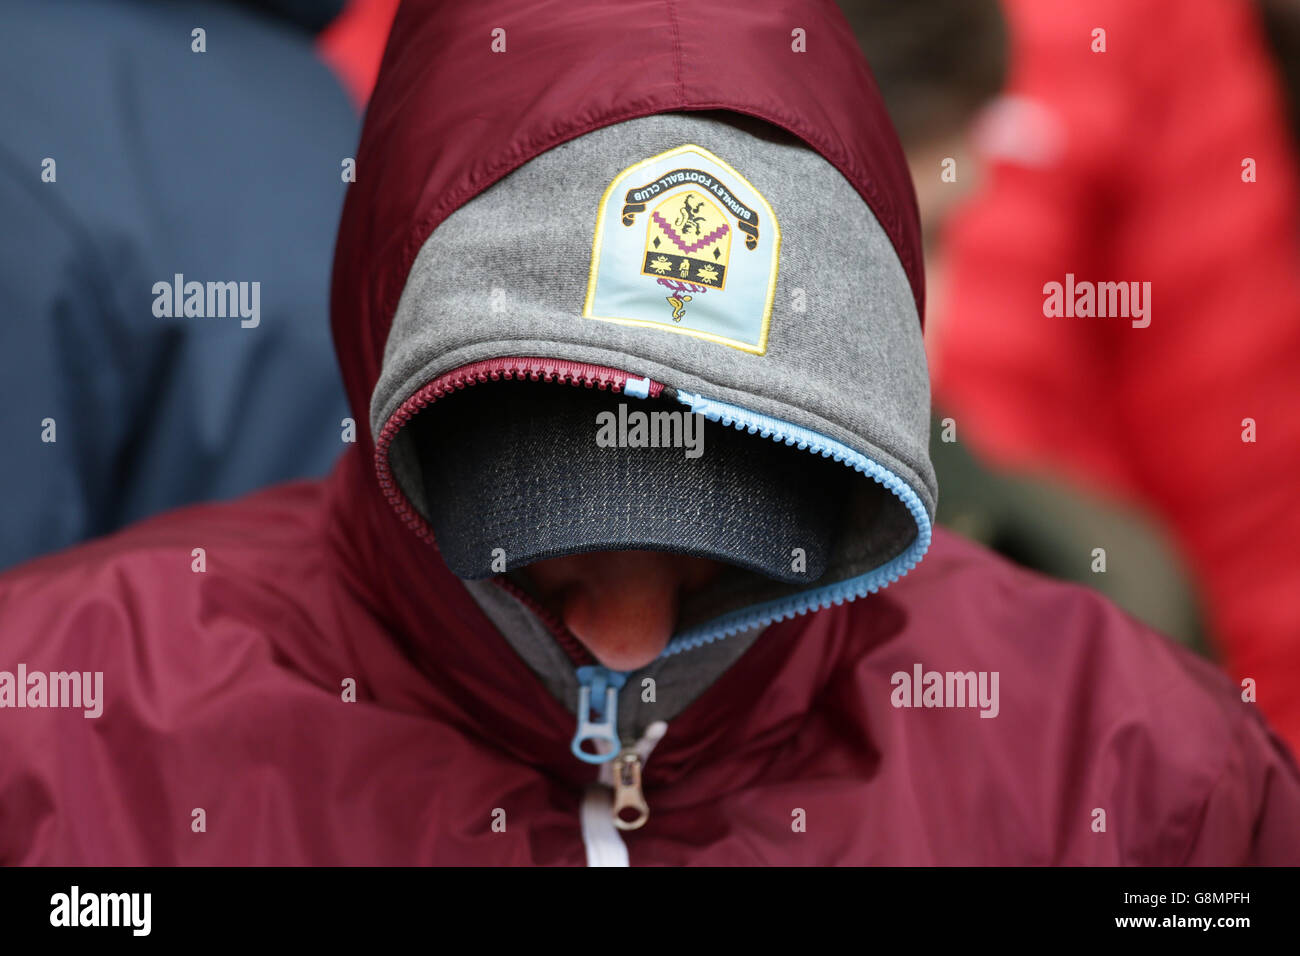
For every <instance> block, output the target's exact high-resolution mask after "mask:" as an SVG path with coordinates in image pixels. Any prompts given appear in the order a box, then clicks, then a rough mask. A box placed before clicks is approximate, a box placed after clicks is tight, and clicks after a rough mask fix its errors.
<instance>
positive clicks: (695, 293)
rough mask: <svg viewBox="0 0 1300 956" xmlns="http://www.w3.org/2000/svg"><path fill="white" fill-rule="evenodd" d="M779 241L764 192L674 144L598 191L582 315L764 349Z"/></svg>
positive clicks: (703, 153)
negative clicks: (589, 271) (597, 207)
mask: <svg viewBox="0 0 1300 956" xmlns="http://www.w3.org/2000/svg"><path fill="white" fill-rule="evenodd" d="M780 247H781V231H780V228H779V227H778V226H777V222H776V215H775V214H774V213H773V212H772V207H771V206H769V205H768V203H767V200H766V199H764V198H763V196H762V194H761V193H759V192H758V190H757V189H755V188H754V186H753V185H752V184H751V183H750V182H749V181H748V180H747V179H745V177H744V176H742V175H741V174H740V173H739V172H738V171H736V170H735V169H733V168H732V167H731V166H730V165H728V164H727V163H726V162H724V161H723V160H722V159H720V158H719V157H717V156H715V155H714V154H713V153H711V152H709V151H708V150H707V149H704V148H702V147H700V146H696V145H694V144H687V145H685V146H679V147H677V148H676V149H671V150H668V151H667V152H665V153H660V154H659V155H657V156H652V157H650V158H649V159H645V160H642V161H641V162H639V163H636V164H634V165H632V166H629V167H628V168H627V169H625V170H623V172H621V173H619V174H618V175H617V176H616V177H614V181H613V182H611V183H610V184H609V188H608V189H606V190H605V194H604V196H603V197H602V198H601V201H600V208H599V211H598V213H597V219H596V231H595V238H594V241H593V242H592V250H591V273H590V276H589V278H588V281H587V297H586V301H585V303H584V305H583V310H582V314H583V316H584V317H585V318H589V319H603V320H605V321H608V322H620V323H623V324H626V325H639V326H649V327H654V328H662V329H666V330H668V331H672V332H678V333H681V334H684V335H693V336H695V337H697V338H701V339H707V340H709V341H711V342H718V343H720V344H722V345H729V346H731V347H733V348H738V349H742V350H743V351H746V352H752V353H754V354H757V355H762V354H763V353H764V352H766V351H767V335H768V329H769V326H770V325H771V321H772V300H773V297H774V296H775V293H776V272H777V263H778V260H779V255H780Z"/></svg>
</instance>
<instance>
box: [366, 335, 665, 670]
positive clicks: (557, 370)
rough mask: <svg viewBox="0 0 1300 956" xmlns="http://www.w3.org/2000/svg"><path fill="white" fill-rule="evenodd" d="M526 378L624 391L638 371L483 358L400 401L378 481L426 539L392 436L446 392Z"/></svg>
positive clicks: (379, 448) (378, 443) (429, 539)
mask: <svg viewBox="0 0 1300 956" xmlns="http://www.w3.org/2000/svg"><path fill="white" fill-rule="evenodd" d="M524 378H527V379H529V380H530V381H534V382H538V381H542V382H557V383H559V384H562V385H573V386H582V387H583V388H598V389H600V390H601V391H605V390H610V391H615V392H621V391H623V386H624V385H626V384H627V381H628V379H634V378H636V376H633V375H629V374H628V373H627V372H623V371H620V370H619V369H616V368H608V367H606V366H603V365H590V364H588V363H586V362H567V361H562V360H558V359H542V358H496V359H485V360H483V361H480V362H471V363H469V364H468V365H462V366H460V367H459V368H456V369H453V370H452V371H450V372H445V373H444V374H442V375H439V376H438V377H437V378H435V379H434V380H433V381H431V382H429V383H428V384H426V385H425V386H424V387H423V388H421V389H419V390H418V391H416V392H415V393H414V394H413V395H411V397H410V398H408V399H406V401H404V402H402V404H401V405H399V406H398V407H397V410H396V411H394V412H393V414H391V415H390V416H388V421H386V422H385V423H384V427H383V429H382V430H381V431H380V432H379V437H378V438H377V439H376V440H375V473H376V474H377V475H378V477H379V487H380V488H381V489H383V492H384V497H386V498H387V499H388V503H389V504H390V505H391V506H392V507H393V510H394V511H396V512H397V516H398V517H399V518H401V519H402V522H403V523H404V524H405V525H406V526H407V527H408V528H410V529H411V530H412V531H413V532H415V535H416V536H417V537H418V538H419V539H420V540H421V541H423V542H424V543H425V544H429V545H433V546H434V547H437V542H436V541H435V540H434V537H433V531H432V529H431V528H430V527H429V525H428V523H427V522H426V521H425V520H424V518H423V516H422V515H421V514H420V513H419V512H418V511H416V510H415V508H414V507H412V505H411V502H410V499H408V498H407V497H406V494H405V493H404V492H403V491H402V489H401V487H400V486H399V485H398V483H397V481H396V479H394V478H393V475H392V471H391V470H390V469H389V467H388V455H389V452H390V451H391V449H392V445H393V439H395V438H396V437H397V433H398V432H399V431H400V430H401V429H402V427H403V426H405V425H406V424H407V422H409V421H410V420H411V419H412V418H414V417H415V416H416V415H418V414H419V413H420V412H421V411H422V410H423V409H425V408H426V407H428V406H429V405H432V404H433V403H434V402H436V401H437V400H438V399H440V398H442V397H443V396H444V395H448V394H450V393H451V392H456V391H460V390H461V389H464V388H468V387H469V386H471V385H478V384H480V383H481V382H497V381H501V380H503V379H504V380H507V381H508V380H510V379H524ZM637 380H639V379H637ZM649 381H650V386H649V395H650V397H651V398H658V397H659V395H660V393H661V392H663V389H664V386H663V383H662V382H656V381H653V380H649ZM503 586H504V587H506V590H507V591H509V592H510V593H511V594H514V595H515V596H516V597H518V598H521V599H526V600H527V601H528V603H529V604H530V605H533V606H534V608H533V609H534V610H535V611H536V612H538V613H539V614H542V615H543V620H544V622H545V623H546V624H547V625H548V627H549V628H550V629H551V630H552V631H553V632H555V633H556V637H557V639H558V640H559V641H560V644H561V645H562V646H563V648H564V650H565V651H566V652H567V653H568V654H569V656H570V657H571V658H574V660H575V663H579V664H581V663H584V662H589V659H590V653H589V652H588V651H587V649H586V648H585V647H583V646H582V645H581V643H579V642H577V640H576V638H575V639H572V640H570V639H569V635H568V634H567V632H566V631H567V629H564V628H563V626H562V625H560V626H559V627H558V628H557V624H558V622H556V621H554V620H553V617H552V615H550V614H549V613H547V612H546V611H545V609H543V608H541V607H540V606H536V602H534V601H532V600H531V599H530V598H528V596H527V595H526V594H524V593H523V592H522V591H521V590H520V589H519V588H516V587H513V586H511V585H508V584H505V585H503Z"/></svg>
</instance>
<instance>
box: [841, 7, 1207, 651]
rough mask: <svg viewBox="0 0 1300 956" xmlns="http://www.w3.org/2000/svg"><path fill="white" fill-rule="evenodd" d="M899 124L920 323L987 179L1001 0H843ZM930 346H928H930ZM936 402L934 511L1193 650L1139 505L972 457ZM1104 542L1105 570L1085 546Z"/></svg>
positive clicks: (998, 84) (1166, 555)
mask: <svg viewBox="0 0 1300 956" xmlns="http://www.w3.org/2000/svg"><path fill="white" fill-rule="evenodd" d="M840 5H841V7H843V9H844V10H845V13H846V14H847V15H848V19H849V21H850V23H851V24H852V26H853V28H854V32H855V34H856V36H857V38H858V41H859V44H860V45H861V46H862V47H863V49H864V51H865V52H866V53H867V56H868V60H869V62H870V63H871V64H872V71H873V73H874V75H875V77H876V80H877V82H878V83H879V84H880V87H881V91H882V94H883V95H884V97H885V99H886V102H887V104H888V106H889V109H890V115H891V117H892V118H893V119H894V122H895V124H896V125H897V127H898V129H899V133H900V136H901V139H902V142H903V147H904V150H905V151H906V153H907V157H908V165H909V167H910V169H911V172H912V179H913V182H914V183H915V184H916V192H917V204H918V207H919V209H920V213H921V219H922V232H923V240H924V244H925V261H926V274H927V285H928V287H929V290H930V291H929V293H928V295H927V303H928V306H927V312H928V323H929V325H928V331H927V341H928V343H930V344H931V345H932V344H933V342H934V341H935V338H936V333H935V332H934V329H935V328H936V327H939V326H941V324H942V322H943V317H944V308H943V299H944V284H945V283H944V276H945V274H946V272H947V255H946V247H945V245H944V242H943V234H944V224H945V223H946V222H947V221H948V220H949V218H951V217H952V216H953V215H954V214H955V213H956V212H957V211H958V210H959V209H960V208H961V207H962V205H963V204H964V203H966V202H967V201H969V199H970V198H971V197H972V196H974V195H977V194H978V192H979V188H980V186H981V184H982V182H983V181H984V179H985V178H986V173H985V169H984V167H985V160H984V157H983V155H982V154H981V152H980V150H979V149H978V148H976V143H975V140H976V138H977V131H978V130H979V128H980V127H981V126H982V125H984V124H986V123H987V122H988V120H987V119H986V117H988V116H989V115H990V114H994V113H996V112H997V111H996V110H995V109H992V108H991V107H993V106H994V104H997V103H999V100H998V94H999V93H1000V92H1001V91H1002V87H1003V84H1004V82H1005V77H1006V72H1007V58H1008V56H1009V51H1008V42H1007V40H1008V38H1007V25H1006V22H1005V18H1004V15H1003V13H1002V10H1001V7H1000V5H999V3H998V0H927V2H925V3H911V4H898V3H891V2H888V0H842V2H841V4H840ZM932 358H933V357H932ZM964 434H965V431H964V429H963V428H962V427H960V423H959V422H958V420H956V419H954V418H951V417H948V414H947V412H946V411H945V410H943V409H942V408H938V409H936V412H935V416H934V421H933V424H932V427H931V445H930V456H931V458H932V459H933V461H934V464H935V469H936V471H937V472H938V474H939V476H940V479H941V481H942V482H943V488H944V493H943V499H942V501H941V502H940V504H939V515H938V517H939V521H940V522H941V523H943V524H945V525H947V526H949V527H951V528H953V529H955V530H957V531H959V532H960V533H962V534H964V535H966V536H967V537H971V538H974V539H976V540H978V541H980V542H981V543H982V544H985V545H987V546H988V547H991V548H993V549H994V550H996V551H998V552H999V553H1001V554H1003V555H1005V556H1006V557H1009V558H1011V559H1013V560H1015V561H1017V562H1018V563H1020V564H1022V565H1024V566H1026V567H1030V568H1033V569H1035V570H1038V571H1042V572H1044V573H1046V574H1050V575H1052V576H1053V577H1057V578H1061V579H1064V580H1070V581H1074V582H1076V583H1079V584H1083V585H1086V586H1089V587H1091V588H1093V589H1094V590H1097V591H1100V592H1101V593H1103V594H1105V595H1106V596H1107V597H1109V598H1110V599H1111V600H1112V601H1114V602H1115V603H1116V604H1118V605H1119V606H1120V607H1122V608H1124V609H1125V610H1127V611H1128V612H1129V613H1131V614H1133V615H1135V616H1136V617H1138V618H1139V619H1140V620H1142V621H1144V622H1145V623H1147V624H1149V625H1151V626H1152V627H1154V628H1156V629H1157V630H1159V631H1161V632H1163V633H1165V634H1168V635H1169V636H1171V637H1174V638H1176V639H1177V640H1179V641H1181V642H1182V643H1184V644H1187V645H1189V646H1191V647H1193V648H1196V649H1197V650H1204V647H1203V637H1202V628H1201V623H1200V615H1199V612H1198V607H1197V601H1196V597H1195V594H1194V589H1193V586H1192V584H1191V582H1190V580H1189V576H1188V574H1187V573H1186V570H1185V567H1184V564H1183V562H1182V561H1181V559H1180V557H1179V555H1178V554H1177V552H1176V550H1175V549H1174V547H1173V546H1172V544H1171V542H1170V541H1169V536H1168V534H1167V533H1166V531H1165V529H1163V528H1162V527H1160V525H1159V523H1158V522H1157V521H1155V520H1153V518H1152V516H1150V515H1149V514H1147V513H1146V512H1144V511H1143V510H1142V509H1141V508H1140V507H1137V506H1134V505H1131V504H1128V503H1125V502H1122V501H1119V500H1117V499H1115V498H1114V497H1107V496H1105V495H1102V494H1099V493H1097V492H1096V491H1093V490H1088V489H1085V488H1082V487H1079V486H1078V485H1077V484H1075V483H1070V482H1068V481H1063V480H1062V479H1061V478H1060V477H1059V476H1053V475H1051V474H1044V473H1041V472H1039V471H1033V472H1030V471H1025V470H1022V469H1004V468H999V467H996V466H990V465H987V464H985V463H983V462H982V461H981V460H980V459H979V458H978V457H977V456H976V455H973V454H972V453H971V452H970V450H969V449H968V447H967V446H966V444H965V443H964V442H963V441H962V440H961V439H962V438H963V437H964ZM1099 540H1101V541H1104V542H1105V543H1106V546H1107V551H1108V558H1109V559H1110V560H1111V561H1114V562H1115V564H1114V565H1113V566H1107V567H1106V573H1098V572H1097V571H1096V568H1098V567H1101V565H1100V564H1099V559H1098V557H1097V556H1095V555H1094V553H1093V549H1094V547H1095V546H1096V543H1097V542H1098V541H1099Z"/></svg>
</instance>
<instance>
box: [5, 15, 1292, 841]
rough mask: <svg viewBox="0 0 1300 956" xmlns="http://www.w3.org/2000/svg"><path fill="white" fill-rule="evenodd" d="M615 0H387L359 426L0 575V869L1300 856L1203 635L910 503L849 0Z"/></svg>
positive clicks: (350, 356)
mask: <svg viewBox="0 0 1300 956" xmlns="http://www.w3.org/2000/svg"><path fill="white" fill-rule="evenodd" d="M631 9H632V8H631V7H630V6H625V5H622V4H609V3H596V2H585V0H584V2H572V0H570V2H565V3H559V2H540V3H536V4H533V5H530V7H529V9H528V11H527V12H519V11H516V10H515V9H514V8H513V5H511V4H508V3H497V2H488V3H480V4H473V5H451V4H426V3H407V4H404V5H403V6H402V7H401V9H400V10H399V12H398V15H397V20H396V22H395V24H394V28H393V34H392V40H391V42H390V45H389V48H388V50H387V52H386V54H385V58H384V64H383V67H382V69H381V72H380V76H379V79H378V83H377V85H376V88H375V91H374V95H373V98H372V100H371V103H370V107H369V111H368V113H367V117H366V123H365V130H364V133H363V137H362V143H361V147H360V150H359V153H358V179H357V182H356V183H355V184H354V185H353V186H352V187H351V188H350V191H349V195H348V199H347V202H346V205H345V210H344V217H343V222H342V225H341V227H340V231H339V237H338V245H337V248H336V257H335V270H334V286H333V302H332V313H333V330H334V336H335V342H336V346H337V350H338V354H339V359H340V364H341V366H342V369H343V374H344V381H345V385H346V388H347V391H348V394H349V398H350V401H351V403H352V406H353V409H354V413H355V415H356V416H357V418H358V421H364V422H367V423H368V424H369V428H368V429H361V431H360V434H359V436H358V441H357V443H356V444H355V446H353V447H351V448H349V449H348V450H347V451H346V452H345V453H344V454H343V456H342V457H341V459H340V460H339V462H338V464H337V466H336V468H335V470H334V472H333V473H332V474H331V475H330V476H329V477H328V478H327V479H325V480H323V481H320V482H299V483H295V484H291V485H285V486H281V487H277V488H273V489H269V490H267V491H263V492H261V493H258V494H255V495H253V496H250V497H248V498H245V499H243V500H241V501H238V502H233V503H229V504H214V505H203V506H198V507H193V508H188V509H185V510H182V511H178V512H174V513H172V514H169V515H166V516H163V517H159V518H156V519H153V520H150V521H147V522H145V523H143V524H140V525H137V526H135V527H133V528H131V529H128V530H127V531H125V532H123V533H120V534H118V535H115V536H113V537H111V538H106V539H103V540H100V541H96V542H93V543H91V544H88V545H85V546H82V547H80V548H77V549H74V550H71V551H68V552H64V553H62V554H59V555H55V556H52V557H48V558H45V559H42V560H40V561H36V562H33V563H31V564H28V565H25V566H23V567H21V568H19V569H17V570H14V571H12V572H10V573H8V574H7V575H5V576H3V577H0V661H3V662H6V666H7V664H8V662H13V663H14V666H17V665H21V666H22V668H23V674H24V681H23V682H21V683H24V684H25V687H23V689H24V690H25V691H26V697H25V699H24V701H25V702H24V705H23V706H21V707H18V706H14V704H15V699H16V693H17V690H18V689H19V684H20V682H19V681H17V676H18V675H17V673H16V672H15V673H14V674H13V675H12V677H13V679H11V680H10V682H9V684H8V686H9V688H10V696H9V697H7V698H6V697H4V696H3V693H4V686H5V685H4V684H3V683H0V704H3V705H4V706H3V709H0V863H3V864H34V863H92V864H93V863H113V864H171V863H184V864H204V863H207V864H215V863H222V864H248V863H275V864H294V863H312V864H331V863H353V864H362V863H386V864H510V865H524V864H542V865H562V864H569V865H581V864H584V863H585V864H588V865H627V864H713V865H721V864H727V865H735V864H773V863H784V864H872V863H883V864H939V863H943V864H963V863H965V864H1119V863H1123V864H1202V863H1216V864H1243V863H1295V862H1297V861H1300V830H1298V829H1297V826H1296V824H1297V820H1300V773H1298V772H1297V768H1296V766H1295V764H1294V763H1293V762H1292V759H1291V758H1290V756H1289V755H1288V754H1287V752H1286V751H1285V749H1284V748H1283V747H1281V746H1280V745H1279V742H1278V741H1277V739H1276V738H1275V737H1274V736H1273V735H1272V733H1271V732H1270V730H1269V728H1268V726H1267V725H1266V723H1265V722H1264V720H1263V719H1262V718H1261V717H1260V715H1259V714H1258V712H1257V711H1256V710H1255V709H1254V707H1253V706H1252V705H1250V704H1248V703H1245V702H1243V701H1242V699H1241V697H1240V695H1239V693H1238V691H1237V688H1235V686H1234V685H1232V684H1231V683H1230V682H1229V681H1228V679H1227V678H1226V677H1224V676H1223V675H1222V674H1220V673H1218V672H1217V671H1216V670H1215V669H1214V668H1213V667H1212V666H1211V665H1209V664H1208V663H1205V662H1203V661H1201V660H1199V659H1197V658H1195V657H1194V656H1193V655H1191V654H1190V653H1188V652H1186V651H1184V650H1182V649H1180V648H1178V647H1177V646H1175V645H1173V644H1172V643H1171V642H1169V641H1167V640H1166V639H1164V638H1162V637H1160V636H1159V635H1157V634H1155V633H1153V632H1151V631H1149V630H1147V629H1146V628H1144V627H1143V626H1142V625H1140V624H1138V623H1136V622H1135V621H1133V620H1132V619H1131V618H1129V617H1127V616H1125V615H1124V614H1122V613H1121V612H1119V611H1117V610H1115V609H1114V608H1113V607H1112V606H1111V605H1109V604H1107V603H1106V602H1105V601H1104V600H1103V599H1102V598H1100V597H1098V596H1096V595H1095V594H1092V593H1090V592H1088V591H1086V590H1084V589H1082V588H1079V587H1076V586H1072V585H1066V584H1061V583H1058V582H1053V581H1050V580H1048V579H1046V578H1043V577H1041V576H1038V575H1036V574H1034V573H1032V572H1029V571H1025V570H1021V569H1017V568H1016V567H1014V566H1012V565H1010V564H1009V563H1007V562H1005V561H1003V560H1001V559H1000V558H997V557H996V556H994V555H992V554H990V553H989V552H987V551H985V550H983V549H981V548H980V547H978V546H976V545H973V544H971V543H968V542H965V541H962V540H960V539H959V538H957V537H955V536H953V535H951V534H948V533H945V532H943V531H941V530H938V529H936V528H934V526H933V524H932V518H933V514H934V507H935V501H936V496H937V488H936V487H935V482H934V478H933V472H932V469H931V467H930V463H929V461H928V458H927V452H926V448H927V441H926V439H927V431H928V409H929V401H928V380H927V375H926V368H925V358H924V351H923V348H922V339H921V323H920V316H921V315H923V281H922V273H921V255H920V243H919V235H918V231H919V230H918V224H917V215H916V209H915V205H914V200H913V193H912V189H911V186H910V182H909V179H908V176H907V171H906V165H905V163H904V160H903V158H902V155H901V152H900V150H899V147H898V143H897V139H896V137H895V135H894V133H893V130H892V128H891V126H890V125H889V121H888V119H887V117H886V114H885V111H884V108H883V106H882V104H881V101H880V98H879V95H878V93H877V91H876V89H875V86H874V83H873V81H872V79H871V77H870V73H869V71H868V68H867V66H866V64H865V62H864V61H863V59H862V57H861V54H860V53H859V52H858V49H857V46H856V44H855V42H854V38H853V36H852V33H851V32H850V30H849V28H848V25H847V24H846V23H845V21H844V20H843V18H842V16H841V15H840V13H839V12H838V10H836V8H835V7H834V5H833V4H831V3H819V4H815V5H809V6H807V7H805V8H801V9H800V10H799V11H798V17H797V19H792V18H791V15H790V13H789V7H788V5H786V4H776V3H754V4H748V5H745V6H744V7H736V6H734V5H730V4H723V3H721V2H719V0H701V2H698V3H696V4H692V5H691V7H690V8H689V10H687V9H684V8H678V7H675V6H672V5H663V6H655V7H645V6H644V5H637V6H636V7H635V10H636V12H637V14H638V15H637V16H636V17H631V16H629V11H630V10H631ZM722 24H725V27H726V28H725V30H722V29H720V25H722ZM525 91H526V95H523V94H524V92H525ZM198 549H202V551H201V554H202V556H203V561H202V563H200V561H199V559H198V558H196V557H194V554H195V553H196V551H197V550H198ZM73 672H75V673H76V674H77V675H78V676H79V678H80V680H79V681H78V682H77V684H78V686H77V687H71V688H70V685H71V684H72V682H71V679H70V677H67V676H66V675H68V674H70V673H73ZM50 675H65V676H64V677H61V678H55V679H53V680H52V679H51V678H50ZM0 680H2V678H0ZM33 682H34V683H33ZM56 684H57V686H58V688H59V692H58V694H57V695H56V694H54V693H53V691H51V690H50V688H53V687H55V686H56ZM33 687H35V688H36V689H37V690H39V691H41V692H40V693H35V692H34V691H33V690H32V688H33ZM87 688H89V689H91V695H92V696H93V697H94V698H95V699H94V700H91V701H87V700H86V699H85V694H84V693H83V694H82V695H81V699H79V700H74V699H73V695H72V693H71V690H74V689H75V690H81V691H85V690H86V689H87ZM56 698H57V699H56ZM51 704H54V705H57V706H50V705H51ZM77 705H80V709H77ZM97 710H98V715H97V716H96V715H95V713H96V711H97Z"/></svg>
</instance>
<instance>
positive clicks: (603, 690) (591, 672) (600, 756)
mask: <svg viewBox="0 0 1300 956" xmlns="http://www.w3.org/2000/svg"><path fill="white" fill-rule="evenodd" d="M577 674H578V729H577V732H576V733H574V735H573V743H572V744H570V745H569V749H570V750H572V751H573V755H574V756H575V757H577V758H578V759H579V760H581V761H583V762H584V763H608V762H609V761H611V760H613V759H615V758H616V757H617V756H618V755H619V739H618V692H619V690H620V689H621V688H622V686H623V684H624V683H626V681H627V675H626V674H623V673H620V672H619V671H612V670H609V669H608V668H606V667H601V666H599V665H587V666H586V667H579V668H578V671H577ZM588 740H590V741H591V742H592V744H593V746H595V748H596V752H595V753H588V752H587V751H585V750H583V749H582V745H583V743H584V742H585V741H588Z"/></svg>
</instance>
